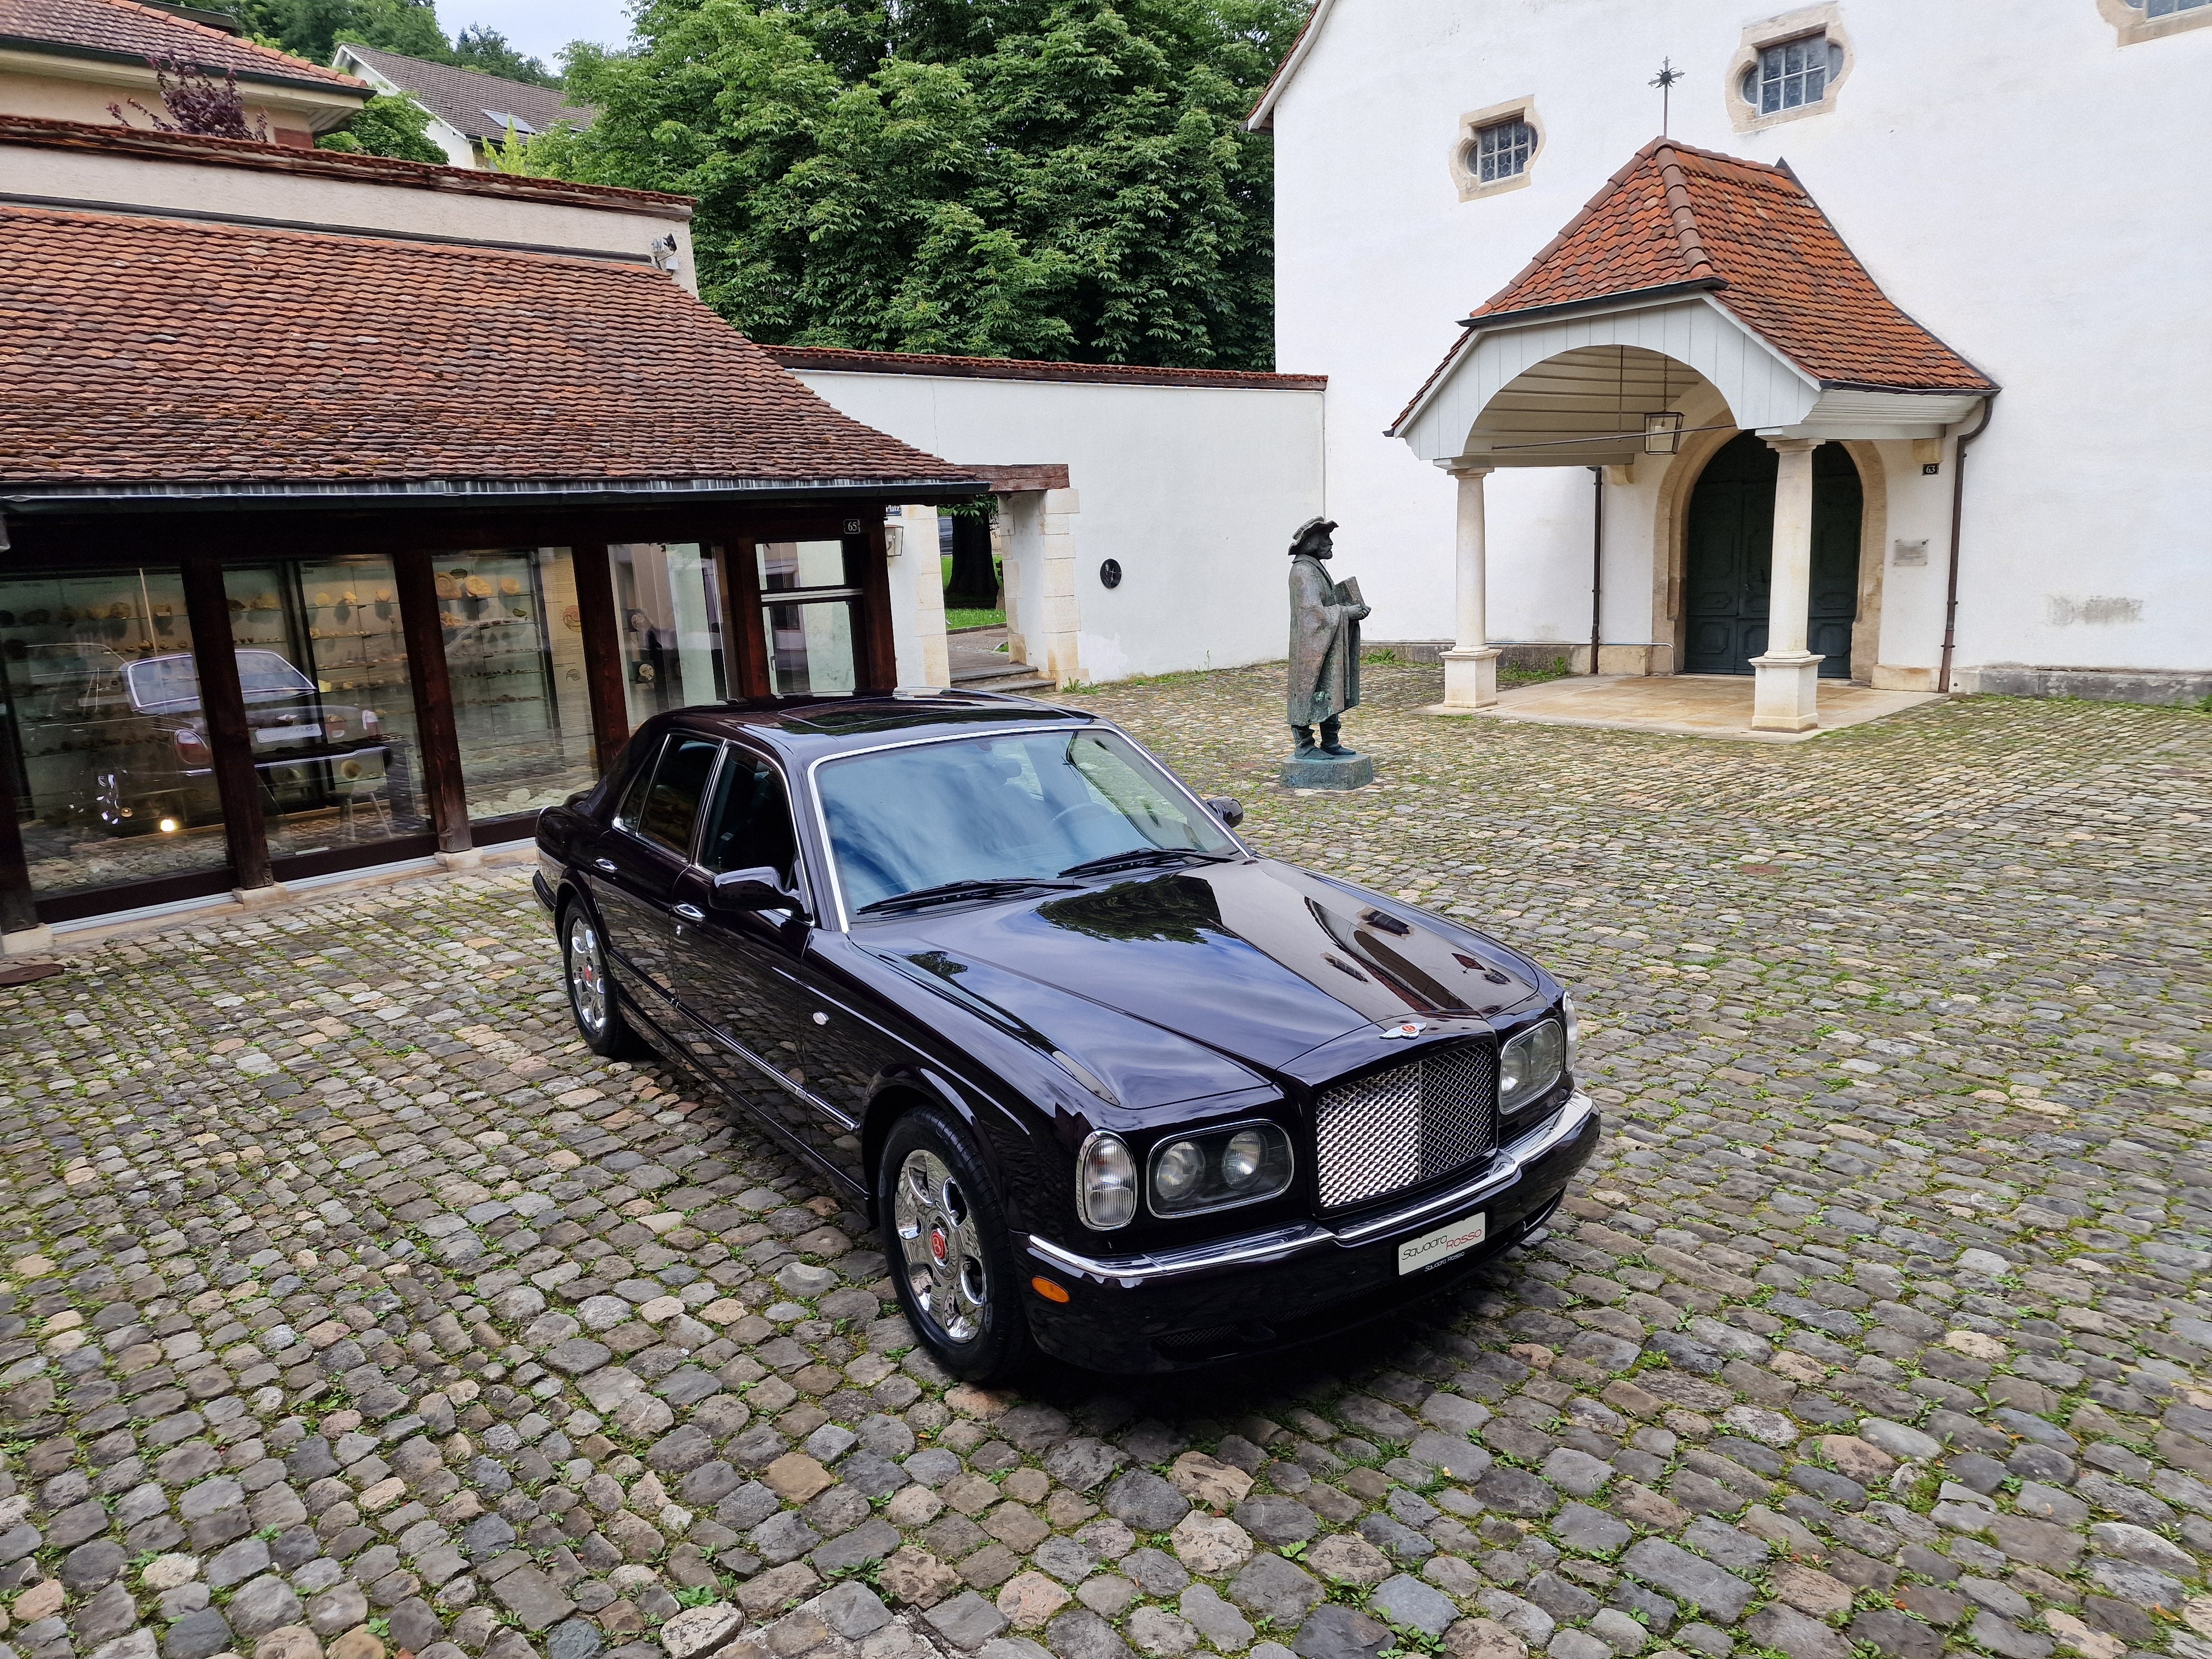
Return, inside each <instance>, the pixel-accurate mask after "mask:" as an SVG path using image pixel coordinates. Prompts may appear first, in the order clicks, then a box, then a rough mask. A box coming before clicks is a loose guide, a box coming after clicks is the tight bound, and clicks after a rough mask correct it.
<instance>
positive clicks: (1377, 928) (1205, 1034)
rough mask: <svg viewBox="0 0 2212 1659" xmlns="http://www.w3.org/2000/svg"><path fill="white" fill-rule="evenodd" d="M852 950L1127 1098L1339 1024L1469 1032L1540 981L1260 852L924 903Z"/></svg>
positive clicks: (1186, 1085)
mask: <svg viewBox="0 0 2212 1659" xmlns="http://www.w3.org/2000/svg"><path fill="white" fill-rule="evenodd" d="M868 932H869V933H872V934H874V933H875V930H874V929H872V928H871V929H869V930H868ZM868 944H869V946H870V948H872V949H873V950H874V951H876V952H877V953H878V955H882V956H885V957H893V958H896V959H897V960H898V961H899V963H901V965H902V968H903V969H905V970H906V971H907V972H908V975H910V976H924V977H926V980H927V981H929V982H933V984H934V985H935V986H936V987H938V988H939V989H940V990H941V991H942V992H943V994H945V995H947V996H950V997H951V998H952V999H953V1000H956V1001H960V1002H963V1003H965V1004H967V1005H968V1006H970V1007H971V1008H972V1009H974V1010H975V1011H976V1012H985V1013H986V1014H987V1017H992V1018H997V1019H999V1020H1000V1022H1001V1023H1005V1024H1010V1025H1012V1026H1013V1027H1016V1028H1018V1029H1021V1030H1024V1031H1025V1032H1026V1033H1027V1034H1030V1035H1031V1036H1033V1037H1035V1038H1040V1039H1042V1041H1043V1042H1047V1043H1048V1044H1049V1045H1051V1046H1053V1047H1055V1048H1060V1049H1061V1050H1063V1051H1064V1052H1065V1053H1066V1054H1070V1055H1072V1056H1073V1058H1075V1059H1076V1060H1079V1062H1080V1063H1081V1064H1082V1065H1083V1066H1085V1068H1087V1069H1088V1070H1090V1071H1091V1072H1092V1073H1095V1074H1096V1075H1097V1076H1098V1077H1100V1078H1101V1079H1103V1080H1104V1081H1105V1082H1106V1083H1107V1084H1108V1085H1109V1086H1110V1087H1111V1088H1112V1089H1113V1091H1114V1092H1115V1095H1116V1096H1117V1097H1119V1098H1120V1099H1121V1100H1122V1101H1123V1102H1124V1103H1128V1104H1130V1105H1139V1106H1141V1105H1165V1104H1169V1103H1172V1102H1175V1101H1179V1100H1189V1099H1194V1098H1197V1097H1200V1096H1203V1095H1208V1094H1218V1093H1225V1092H1228V1091H1232V1090H1236V1089H1238V1088H1245V1087H1250V1086H1252V1085H1255V1084H1256V1083H1258V1082H1261V1081H1262V1080H1263V1079H1264V1078H1265V1077H1266V1076H1267V1074H1275V1075H1280V1074H1282V1073H1285V1072H1286V1071H1288V1070H1290V1069H1291V1062H1293V1061H1294V1060H1297V1057H1298V1056H1299V1055H1300V1054H1305V1053H1306V1052H1307V1051H1309V1050H1310V1049H1313V1048H1317V1047H1319V1046H1320V1045H1322V1044H1323V1043H1327V1042H1332V1041H1334V1040H1335V1039H1337V1038H1340V1037H1342V1036H1346V1034H1347V1033H1351V1032H1354V1031H1375V1030H1376V1028H1378V1027H1392V1026H1396V1025H1398V1024H1401V1022H1404V1021H1407V1020H1419V1021H1420V1022H1422V1023H1423V1024H1425V1025H1433V1024H1438V1023H1446V1024H1449V1023H1458V1022H1466V1023H1468V1024H1473V1025H1476V1026H1480V1025H1481V1024H1483V1022H1484V1020H1485V1019H1486V1017H1488V1016H1490V1015H1492V1014H1497V1013H1502V1012H1506V1011H1507V1010H1509V1009H1511V1008H1514V1007H1516V1006H1519V1005H1521V1004H1522V1003H1525V1002H1526V1001H1528V999H1529V998H1530V997H1531V996H1532V995H1534V994H1536V993H1537V991H1538V990H1539V988H1540V977H1541V976H1540V975H1538V974H1537V972H1536V970H1535V969H1534V968H1533V967H1532V966H1531V965H1530V964H1529V963H1527V962H1525V961H1523V960H1522V958H1520V957H1516V956H1515V955H1514V954H1513V953H1512V952H1511V951H1507V950H1506V949H1504V947H1503V946H1502V945H1497V944H1495V943H1493V942H1492V941H1490V940H1488V939H1483V938H1482V937H1481V936H1480V935H1479V934H1475V933H1471V932H1469V931H1467V930H1464V929H1461V928H1458V927H1451V926H1450V925H1449V924H1448V923H1440V922H1438V921H1437V920H1436V919H1435V918H1433V917H1429V916H1425V915H1423V914H1422V913H1421V912H1419V911H1418V910H1414V909H1412V908H1409V907H1407V906H1405V905H1401V904H1396V903H1393V902H1390V901H1388V900H1383V899H1380V898H1378V897H1376V896H1375V895H1372V894H1368V893H1363V892H1361V891H1360V890H1358V889H1356V888H1352V887H1349V886H1346V885H1345V884H1340V883H1337V882H1334V881H1330V880H1328V879H1326V878H1322V877H1318V876H1315V875H1312V874H1310V873H1309V872H1305V871H1303V870H1300V869H1297V868H1296V867H1295V866H1291V865H1285V864H1278V863H1274V862H1272V861H1269V860H1253V861H1249V862H1248V861H1243V860H1239V861H1237V862H1236V863H1230V864H1218V865H1205V866H1193V867H1190V868H1187V869H1182V870H1175V871H1169V872H1158V873H1155V872H1146V873H1145V874H1143V875H1141V876H1133V877H1130V878H1126V879H1123V880H1119V881H1115V882H1113V883H1110V884H1106V885H1103V886H1097V887H1090V888H1086V889H1085V890H1083V891H1080V892H1073V893H1054V894H1047V895H1041V896H1038V897H1036V898H1035V899H1031V900H1028V901H1025V902H1020V903H1015V904H997V905H990V906H980V907H975V908H958V909H943V910H936V911H925V912H922V913H921V914H920V915H916V916H915V917H913V918H911V919H910V920H908V921H905V922H903V923H902V924H901V925H899V926H898V927H897V928H896V933H892V932H890V930H886V931H885V932H884V933H881V934H876V935H875V937H873V938H872V939H869V941H868Z"/></svg>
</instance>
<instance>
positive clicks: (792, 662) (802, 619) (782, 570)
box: [755, 541, 860, 697]
mask: <svg viewBox="0 0 2212 1659" xmlns="http://www.w3.org/2000/svg"><path fill="white" fill-rule="evenodd" d="M755 556H756V557H757V559H758V561H759V568H760V586H761V592H762V593H763V594H764V595H770V594H789V595H791V596H792V597H791V601H789V602H787V603H784V604H780V605H779V604H769V605H763V607H762V609H761V622H762V625H763V631H764V632H765V633H766V635H767V636H768V657H769V690H772V691H774V692H775V695H776V696H779V697H793V696H824V695H840V694H842V693H845V692H848V691H851V690H854V688H855V687H856V686H857V685H858V684H860V675H859V671H858V665H857V663H856V662H855V659H854V655H853V635H854V623H853V607H854V605H855V603H857V601H858V600H859V599H860V589H859V587H857V586H854V584H853V582H852V579H851V576H850V574H849V573H848V571H847V569H846V568H845V544H844V543H843V542H842V541H816V542H762V543H760V544H758V546H757V549H756V550H755Z"/></svg>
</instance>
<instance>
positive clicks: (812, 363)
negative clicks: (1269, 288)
mask: <svg viewBox="0 0 2212 1659" xmlns="http://www.w3.org/2000/svg"><path fill="white" fill-rule="evenodd" d="M761 349H762V350H763V351H765V352H767V353H768V355H769V356H771V357H773V358H775V360H776V362H780V363H781V364H782V365H783V366H784V367H785V368H796V369H809V368H811V369H819V370H829V369H842V370H843V371H845V372H846V373H848V374H942V375H948V376H951V377H952V378H954V379H958V380H1070V381H1077V382H1082V383H1085V384H1089V385H1092V386H1230V387H1234V386H1249V387H1254V388H1258V389H1261V390H1267V391H1283V390H1290V391H1320V390H1322V389H1323V388H1325V387H1326V386H1328V375H1326V374H1267V373H1264V372H1262V371H1261V370H1258V369H1243V368H1150V367H1148V366H1146V365H1144V364H1141V363H1065V362H1054V361H1053V360H1051V359H1049V358H1037V357H956V356H942V355H939V354H936V353H933V352H927V351H847V350H843V349H839V348H836V347H832V346H793V345H763V347H762V348H761Z"/></svg>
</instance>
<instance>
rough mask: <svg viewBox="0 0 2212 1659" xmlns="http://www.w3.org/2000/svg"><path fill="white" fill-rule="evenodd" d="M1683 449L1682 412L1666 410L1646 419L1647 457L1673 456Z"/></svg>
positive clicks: (1645, 449)
mask: <svg viewBox="0 0 2212 1659" xmlns="http://www.w3.org/2000/svg"><path fill="white" fill-rule="evenodd" d="M1681 447H1682V414H1681V411H1680V410H1674V409H1665V410H1659V411H1657V412H1656V413H1655V414H1650V415H1646V416H1644V453H1645V454H1647V455H1673V454H1676V453H1680V450H1681Z"/></svg>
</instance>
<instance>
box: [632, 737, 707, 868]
mask: <svg viewBox="0 0 2212 1659" xmlns="http://www.w3.org/2000/svg"><path fill="white" fill-rule="evenodd" d="M721 752H722V745H721V744H719V743H713V742H709V741H708V740H707V739H706V738H671V740H670V742H669V745H668V749H667V751H666V752H665V754H663V755H662V756H661V757H660V764H659V767H657V768H656V769H654V771H653V787H652V789H651V790H650V791H649V792H648V793H647V795H646V798H645V807H644V810H643V811H641V812H640V813H639V814H638V817H637V833H638V834H640V835H641V836H645V837H646V838H647V840H648V841H657V842H659V843H660V844H661V845H662V846H664V847H665V848H668V850H669V851H670V852H671V853H681V854H684V857H685V858H690V856H691V831H692V829H694V828H695V827H696V825H697V823H698V822H699V803H700V802H701V801H702V800H703V799H706V795H707V780H708V777H710V776H711V775H713V774H714V762H715V760H716V758H717V757H720V754H721Z"/></svg>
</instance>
